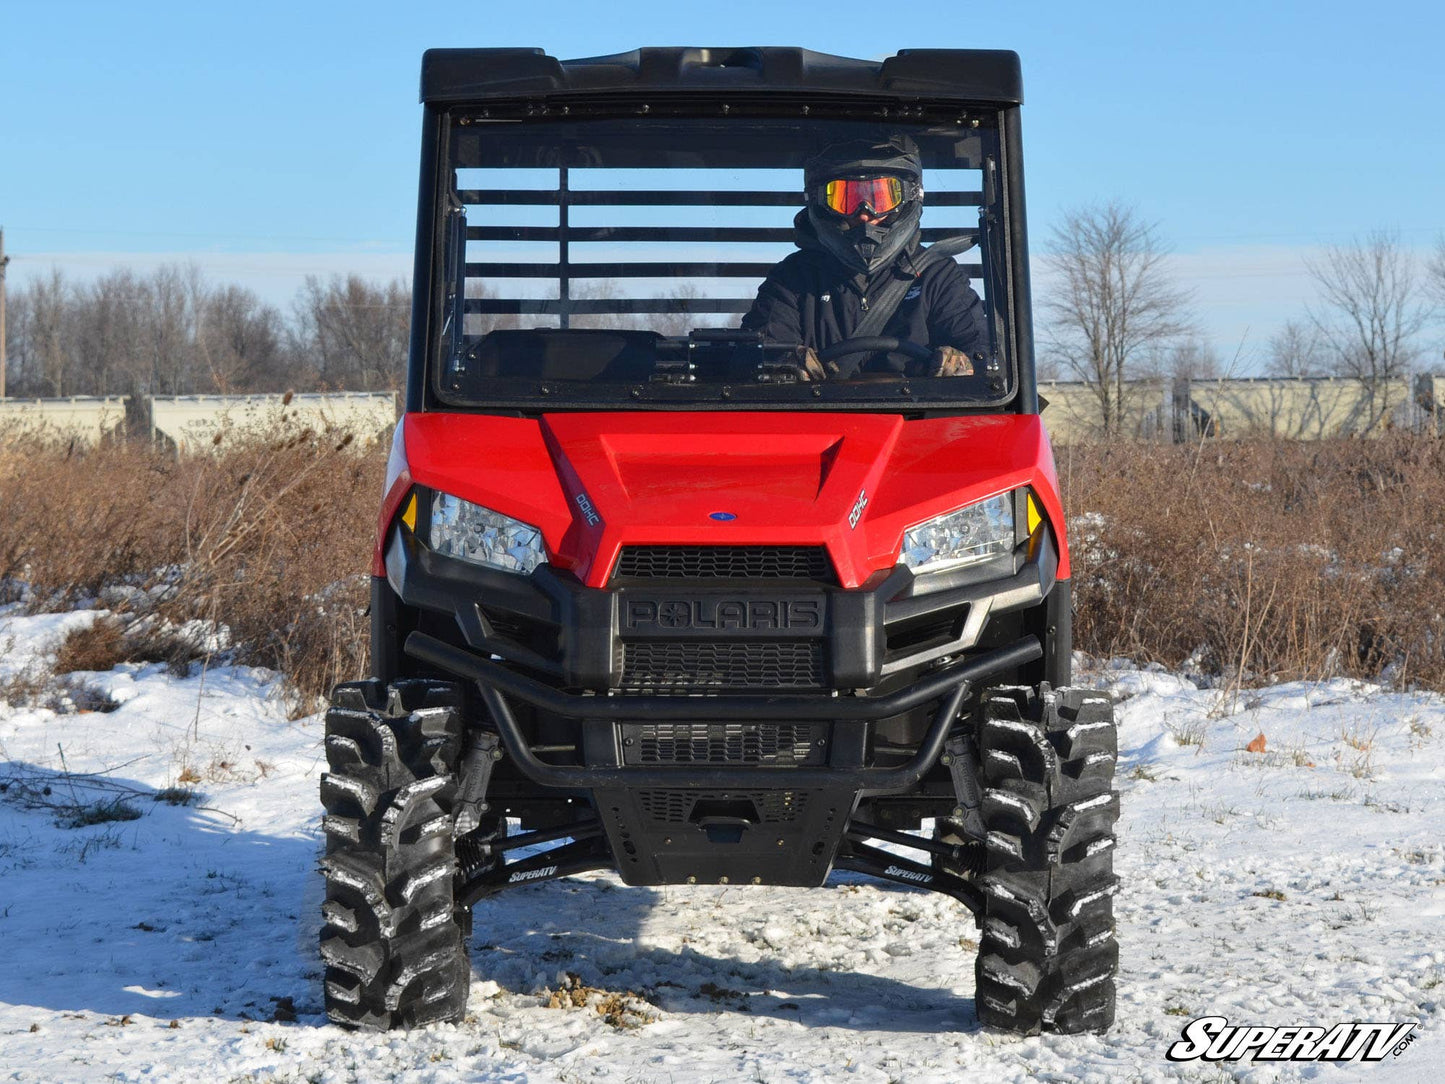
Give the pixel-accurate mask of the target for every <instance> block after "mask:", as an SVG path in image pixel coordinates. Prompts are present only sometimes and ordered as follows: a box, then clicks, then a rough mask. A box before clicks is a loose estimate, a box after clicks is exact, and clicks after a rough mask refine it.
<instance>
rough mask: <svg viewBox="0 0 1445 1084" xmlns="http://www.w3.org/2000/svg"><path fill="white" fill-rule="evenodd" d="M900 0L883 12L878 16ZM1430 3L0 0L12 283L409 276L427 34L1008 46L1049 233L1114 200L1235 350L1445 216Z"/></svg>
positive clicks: (622, 42) (268, 285)
mask: <svg viewBox="0 0 1445 1084" xmlns="http://www.w3.org/2000/svg"><path fill="white" fill-rule="evenodd" d="M884 16H886V17H884ZM1442 40H1445V6H1442V5H1440V4H1439V3H1427V2H1412V3H1388V2H1382V3H1376V4H1373V5H1361V4H1359V3H1358V2H1354V3H1350V4H1344V3H1333V2H1324V3H1305V2H1299V0H1293V2H1281V3H1272V4H1270V3H1237V2H1230V0H1216V2H1214V3H1210V4H1167V3H1158V2H1154V3H1142V2H1120V3H1107V2H1102V0H1101V2H1095V3H1087V4H1084V3H1019V2H1014V3H1007V4H999V3H995V4H969V3H961V2H958V0H953V2H949V3H935V2H933V0H914V2H912V3H910V4H906V5H903V4H878V3H867V4H865V3H854V2H849V0H832V2H830V3H785V2H781V0H772V2H765V3H760V2H756V0H727V2H724V3H715V4H705V5H704V4H687V5H683V4H678V3H662V2H654V0H643V2H624V3H620V4H612V5H608V4H599V3H595V2H588V3H555V2H554V3H549V2H542V0H537V2H532V3H499V2H496V0H490V2H477V0H472V2H470V3H451V4H438V3H427V2H414V3H410V4H405V5H403V4H397V3H394V2H393V3H374V2H370V0H351V2H347V3H338V2H331V0H326V2H318V3H300V2H293V3H275V2H271V0H247V2H246V3H244V4H225V5H213V4H199V3H194V2H192V3H186V4H180V3H158V2H152V3H145V2H143V0H137V2H136V3H131V4H122V3H85V2H78V0H49V2H46V3H42V2H41V0H4V2H3V3H0V103H3V104H0V225H3V226H4V228H5V240H6V249H7V251H8V252H9V253H10V254H11V255H12V256H13V257H14V262H13V263H12V264H11V282H12V283H13V284H16V285H23V284H24V282H25V281H26V280H27V278H28V277H29V276H31V275H34V274H37V273H43V272H45V271H47V270H48V269H49V268H50V267H51V266H58V267H60V268H62V269H63V270H64V271H66V273H67V274H71V275H73V276H76V277H84V276H86V275H89V274H94V273H96V272H97V271H100V270H104V269H105V268H106V267H109V266H112V265H114V264H116V263H130V264H131V265H133V266H136V267H138V268H141V269H145V268H148V267H150V266H153V264H154V263H155V262H157V261H160V260H165V259H194V260H195V261H196V262H197V263H198V264H200V266H201V267H202V268H203V269H204V270H205V271H206V272H207V273H208V275H210V276H212V277H214V278H217V279H230V280H234V281H237V282H240V283H241V284H243V285H246V286H249V287H251V288H252V289H255V290H257V291H258V292H259V293H261V294H263V295H264V296H266V297H267V298H268V299H271V300H275V301H278V302H283V303H284V302H285V301H286V300H287V299H288V298H289V297H290V295H291V294H292V292H293V291H294V290H295V288H296V286H297V285H298V284H299V282H300V279H301V278H302V277H303V276H304V275H305V274H308V273H319V274H329V273H332V272H335V271H343V270H350V269H355V270H359V271H361V272H363V273H366V274H370V275H376V276H391V275H404V274H406V273H407V271H408V270H409V262H408V261H409V257H408V255H407V254H408V252H409V249H410V247H411V243H412V234H413V230H414V220H415V198H416V196H415V193H416V162H417V139H418V132H419V121H420V107H419V106H418V105H417V101H416V89H417V78H418V70H419V65H420V57H421V53H422V50H423V49H425V48H428V47H431V46H439V45H452V46H481V45H492V46H513V45H527V46H532V45H535V46H541V47H543V48H545V49H546V50H547V51H548V52H550V53H552V54H554V55H557V56H561V57H571V56H590V55H597V54H601V53H609V52H618V51H623V50H627V49H631V48H634V47H636V46H638V45H669V44H690V45H751V44H779V45H782V44H787V45H803V46H806V47H808V48H812V49H817V50H820V51H824V52H833V53H839V54H844V55H851V56H881V55H885V54H888V53H892V52H894V51H896V50H898V49H900V48H908V47H910V46H912V47H921V46H956V47H999V48H1011V49H1015V50H1017V51H1018V52H1019V53H1020V54H1021V56H1022V58H1023V64H1024V80H1025V84H1024V85H1025V94H1026V102H1025V110H1024V135H1025V154H1026V161H1027V170H1028V188H1029V198H1030V223H1031V227H1032V229H1033V234H1034V243H1035V247H1036V248H1038V247H1041V246H1042V245H1043V244H1044V243H1045V242H1046V239H1047V235H1048V232H1049V230H1050V228H1051V227H1052V226H1053V225H1054V224H1055V223H1057V222H1058V220H1059V218H1060V215H1061V214H1062V213H1063V212H1064V210H1065V209H1067V208H1069V207H1072V206H1076V205H1079V204H1083V203H1087V202H1090V201H1094V200H1104V199H1111V198H1117V199H1120V200H1123V201H1125V202H1127V203H1130V204H1133V205H1134V206H1136V207H1137V208H1138V210H1139V212H1140V213H1141V214H1142V215H1143V216H1144V217H1145V218H1147V219H1149V220H1151V221H1154V222H1156V223H1157V224H1158V227H1159V231H1160V234H1161V236H1162V237H1163V238H1164V239H1165V240H1166V241H1167V242H1168V243H1169V244H1170V246H1171V247H1172V248H1173V250H1174V251H1175V253H1176V254H1177V255H1176V259H1175V261H1174V268H1175V271H1176V273H1177V274H1178V276H1179V277H1180V280H1181V282H1182V283H1183V284H1184V285H1186V286H1189V287H1191V288H1193V289H1194V290H1195V292H1196V300H1197V303H1198V321H1199V324H1200V326H1201V327H1202V328H1203V330H1204V331H1205V332H1206V333H1207V335H1208V337H1209V338H1210V339H1211V340H1212V341H1213V342H1214V344H1215V346H1216V348H1217V349H1218V350H1219V351H1220V353H1222V354H1223V355H1224V356H1225V358H1226V360H1227V359H1228V358H1229V357H1230V356H1231V355H1233V354H1234V353H1235V352H1236V350H1239V349H1240V348H1241V344H1243V347H1242V350H1241V353H1242V354H1243V355H1244V356H1246V357H1247V356H1249V355H1251V354H1252V353H1254V352H1256V351H1260V350H1262V349H1263V345H1264V342H1265V340H1267V338H1268V336H1269V334H1271V333H1272V332H1273V331H1274V330H1275V329H1276V328H1277V327H1278V325H1279V324H1280V323H1282V322H1283V321H1284V320H1285V319H1287V318H1290V317H1293V316H1298V315H1299V312H1300V308H1301V306H1302V305H1303V303H1304V302H1305V301H1306V300H1308V298H1309V296H1310V293H1311V290H1310V285H1309V282H1308V279H1307V278H1306V277H1305V276H1304V275H1303V274H1302V271H1301V263H1300V260H1301V256H1302V255H1303V254H1306V253H1308V252H1309V251H1310V250H1311V249H1313V248H1317V247H1318V246H1320V245H1324V244H1329V243H1336V242H1343V241H1347V240H1348V239H1350V237H1351V236H1353V235H1357V234H1361V233H1363V232H1365V231H1367V230H1372V229H1379V228H1384V229H1390V230H1395V231H1398V232H1399V235H1400V238H1401V240H1402V241H1404V242H1405V243H1407V244H1409V245H1412V246H1417V247H1419V248H1420V249H1421V250H1422V251H1423V250H1425V249H1427V248H1429V247H1431V246H1433V245H1434V243H1435V242H1436V240H1437V238H1439V237H1440V236H1442V234H1445V196H1442V192H1445V189H1442V186H1441V182H1440V179H1441V177H1442V176H1445V138H1442V136H1441V131H1442V127H1441V121H1440V115H1439V114H1440V111H1441V109H1442V107H1445V74H1442V72H1445V60H1442V56H1441V51H1442V46H1441V42H1442Z"/></svg>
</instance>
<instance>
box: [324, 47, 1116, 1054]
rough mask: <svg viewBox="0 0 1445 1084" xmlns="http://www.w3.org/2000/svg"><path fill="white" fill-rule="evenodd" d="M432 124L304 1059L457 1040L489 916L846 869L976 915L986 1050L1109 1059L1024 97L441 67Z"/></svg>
mask: <svg viewBox="0 0 1445 1084" xmlns="http://www.w3.org/2000/svg"><path fill="white" fill-rule="evenodd" d="M421 96H422V101H423V103H424V105H425V110H424V124H423V129H422V158H421V192H420V210H419V213H418V219H417V223H418V224H417V245H416V270H415V303H414V309H413V315H412V333H411V334H412V338H411V360H410V367H409V371H408V378H407V392H406V414H405V417H404V418H403V419H402V421H401V424H400V425H399V426H398V427H397V431H396V438H395V442H394V444H393V446H392V451H391V458H390V462H389V465H388V470H387V484H386V494H385V499H384V501H383V504H382V509H381V520H380V525H379V532H378V537H377V543H376V553H375V561H374V567H373V569H372V574H373V577H374V578H373V580H372V616H371V620H372V660H373V671H374V674H375V677H374V679H372V680H370V681H363V682H355V683H348V684H345V685H341V686H338V688H337V689H336V691H335V694H334V699H333V705H332V707H331V710H330V711H329V713H328V714H327V718H326V753H327V758H328V762H329V765H330V771H329V773H328V774H326V775H325V776H324V778H323V780H322V783H321V795H322V800H323V802H324V804H325V807H326V819H325V829H326V835H327V858H326V861H325V870H326V889H327V891H326V903H325V911H324V927H323V929H322V933H321V938H322V944H321V951H322V955H323V956H324V957H325V960H326V964H327V968H326V1005H327V1010H328V1012H329V1013H330V1016H331V1018H332V1019H333V1020H334V1021H336V1022H338V1023H341V1024H345V1025H349V1026H362V1027H374V1028H391V1027H409V1026H414V1025H419V1024H423V1023H427V1022H430V1021H437V1020H457V1019H459V1018H460V1017H461V1016H462V1014H463V1012H464V1009H465V1004H466V998H467V989H468V985H469V982H470V977H471V972H470V967H469V964H468V959H467V951H466V942H467V939H468V937H469V935H470V931H471V923H472V912H471V908H472V905H473V904H474V903H475V902H476V901H477V900H478V899H480V898H481V897H483V896H486V895H488V894H490V893H494V892H498V891H501V890H503V889H505V888H508V887H509V886H513V885H518V884H528V883H531V882H534V881H541V880H546V879H549V878H554V877H566V876H568V875H571V874H576V873H579V872H581V871H584V870H594V869H608V870H615V871H616V872H617V874H618V875H619V876H620V877H621V879H622V880H623V881H624V882H626V883H627V884H630V885H664V884H694V883H698V884H709V883H711V884H717V883H726V884H731V885H756V884H763V885H799V886H818V885H823V884H824V883H825V882H827V880H828V877H829V874H830V872H831V871H833V870H848V871H852V872H853V873H855V874H866V875H869V876H872V877H877V878H883V879H886V880H892V881H896V882H900V883H902V884H905V885H912V886H914V887H916V888H920V889H932V890H934V891H938V892H945V893H948V894H949V895H951V896H953V897H955V898H956V899H958V900H959V901H960V902H961V903H962V904H963V905H964V906H965V907H967V908H968V910H969V911H971V912H972V913H973V916H974V918H975V920H976V922H977V923H978V925H979V926H980V928H981V931H982V932H981V941H982V945H981V948H980V951H979V955H978V963H977V995H976V1004H977V1011H978V1016H979V1018H980V1019H981V1020H982V1021H983V1022H984V1023H985V1024H988V1025H993V1026H997V1027H1001V1028H1007V1029H1012V1030H1017V1031H1022V1032H1034V1031H1038V1030H1040V1029H1043V1030H1053V1031H1085V1030H1099V1029H1103V1028H1106V1027H1108V1026H1109V1025H1110V1023H1111V1022H1112V1019H1113V1014H1114V973H1115V969H1116V966H1117V958H1118V950H1117V947H1116V944H1115V941H1114V932H1113V917H1112V903H1111V896H1112V894H1113V892H1114V887H1115V878H1114V876H1113V872H1112V854H1111V848H1112V846H1113V842H1114V837H1113V834H1112V833H1113V825H1114V820H1115V817H1116V816H1117V813H1118V798H1117V795H1116V794H1115V793H1114V792H1113V791H1112V789H1111V786H1112V779H1113V768H1114V759H1115V751H1116V739H1115V730H1114V723H1113V715H1112V709H1111V707H1110V704H1109V703H1108V701H1107V699H1106V698H1104V697H1102V696H1100V695H1096V694H1089V693H1085V692H1081V691H1078V690H1074V689H1070V688H1068V687H1067V686H1068V685H1069V666H1070V601H1069V557H1068V550H1067V548H1066V546H1065V541H1064V522H1063V514H1062V509H1061V507H1060V503H1059V491H1058V483H1057V480H1056V478H1055V473H1054V465H1053V459H1052V454H1051V452H1050V449H1049V441H1048V436H1047V434H1046V433H1045V431H1044V426H1043V424H1042V422H1041V421H1040V419H1039V399H1038V393H1037V389H1036V384H1035V375H1034V358H1033V338H1032V331H1031V322H1030V319H1031V318H1030V300H1029V269H1028V249H1027V245H1026V239H1025V226H1024V185H1023V167H1022V160H1021V156H1020V142H1019V103H1020V101H1021V100H1022V91H1021V81H1020V75H1019V62H1018V57H1017V56H1016V55H1015V54H1013V53H1010V52H992V51H971V50H943V49H922V50H910V51H906V52H901V53H899V54H898V55H897V56H892V57H889V58H888V59H886V60H884V61H882V62H878V61H865V60H851V59H846V58H843V57H836V56H828V55H824V54H819V53H812V52H808V51H806V50H802V49H792V48H759V49H695V48H666V49H640V50H637V51H635V52H632V53H625V54H620V55H616V56H604V57H594V58H589V59H584V60H569V61H559V60H557V59H556V58H554V57H551V56H548V55H546V54H544V53H543V52H541V51H540V50H525V49H499V50H490V49H476V50H459V49H443V50H433V51H431V52H428V53H427V54H426V56H425V59H424V61H423V67H422V95H421ZM830 261H831V262H830ZM780 329H781V331H780ZM930 829H931V831H930ZM732 898H734V899H737V900H740V901H741V900H744V899H745V898H746V893H744V895H743V896H737V897H732Z"/></svg>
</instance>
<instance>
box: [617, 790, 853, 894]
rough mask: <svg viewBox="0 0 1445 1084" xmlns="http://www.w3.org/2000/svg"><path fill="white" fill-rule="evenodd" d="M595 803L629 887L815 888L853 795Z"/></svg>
mask: <svg viewBox="0 0 1445 1084" xmlns="http://www.w3.org/2000/svg"><path fill="white" fill-rule="evenodd" d="M593 797H594V801H595V803H596V808H597V812H598V814H599V815H600V817H601V819H602V824H603V827H604V829H605V830H606V832H607V838H608V841H609V842H610V844H611V846H612V853H613V855H614V856H615V857H616V860H617V868H618V871H619V872H620V873H621V874H622V879H623V881H625V882H626V883H627V884H630V885H664V884H694V883H696V884H770V885H799V886H804V887H816V886H818V885H821V884H822V883H823V882H824V881H825V880H826V879H827V877H828V872H829V870H831V869H832V866H833V859H834V856H835V855H836V853H837V851H838V845H839V842H840V841H841V839H842V837H843V831H844V829H845V828H846V827H847V825H848V818H849V817H850V816H851V815H852V812H853V807H854V805H855V803H856V802H857V797H858V796H857V792H856V791H854V790H851V789H844V790H840V789H836V788H827V789H818V790H796V789H795V790H776V789H714V790H702V789H683V788H679V789H675V790H673V789H661V788H638V789H630V788H629V789H625V790H623V789H608V790H597V791H594V792H593Z"/></svg>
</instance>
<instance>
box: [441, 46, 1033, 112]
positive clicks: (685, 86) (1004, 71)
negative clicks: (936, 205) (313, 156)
mask: <svg viewBox="0 0 1445 1084" xmlns="http://www.w3.org/2000/svg"><path fill="white" fill-rule="evenodd" d="M653 90H656V91H666V92H669V93H675V92H685V93H686V92H697V93H709V94H717V93H719V92H721V93H725V94H728V95H733V94H776V93H779V92H788V91H793V92H805V93H806V92H808V91H819V92H824V93H829V94H839V93H841V94H858V95H867V96H869V97H874V98H877V97H890V98H891V97H898V98H930V99H945V100H957V101H967V102H997V103H1001V104H1016V103H1019V102H1022V101H1023V79H1022V77H1021V75H1020V71H1019V58H1018V54H1017V53H1014V52H1012V51H1010V50H1006V49H904V50H901V51H900V52H899V53H898V54H897V55H896V56H890V57H888V58H886V59H884V60H881V61H879V60H855V59H853V58H851V57H843V56H832V55H830V54H828V53H815V52H812V51H810V50H808V49H796V48H791V47H748V48H732V49H715V48H713V49H708V48H681V47H669V48H650V49H634V50H632V52H630V53H616V54H613V55H612V56H594V57H584V58H582V59H580V60H558V59H557V58H556V57H553V56H548V55H547V54H546V53H544V52H543V51H542V50H541V49H428V50H427V51H426V53H425V54H424V55H423V56H422V62H421V99H422V101H424V102H435V103H438V104H443V103H461V102H481V101H487V100H490V99H494V98H517V97H533V96H537V95H551V94H585V93H588V92H606V93H616V92H619V91H621V92H629V91H641V92H644V93H645V92H647V91H653Z"/></svg>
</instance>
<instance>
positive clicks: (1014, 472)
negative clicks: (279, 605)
mask: <svg viewBox="0 0 1445 1084" xmlns="http://www.w3.org/2000/svg"><path fill="white" fill-rule="evenodd" d="M405 434H406V453H407V460H408V462H409V463H410V467H411V476H412V478H413V480H414V481H416V482H417V483H418V484H420V485H424V486H429V487H431V488H433V489H440V490H444V491H445V492H448V493H452V494H455V495H456V496H458V497H462V498H464V499H465V500H469V501H473V502H474V503H477V504H483V505H486V506H487V507H489V508H493V509H496V510H497V511H499V512H502V513H505V514H506V515H509V516H514V517H516V518H517V519H520V520H523V521H525V522H528V523H532V524H535V525H536V526H537V527H539V528H540V529H541V531H542V534H543V537H544V538H545V539H546V543H547V550H548V553H549V555H550V558H551V560H552V561H553V563H555V564H557V565H560V566H562V567H565V568H570V569H572V570H573V572H574V573H575V574H576V575H577V577H578V578H579V579H581V580H582V581H583V582H585V583H587V584H589V585H590V586H594V587H601V586H603V585H604V584H605V583H606V580H607V576H608V574H609V572H610V571H611V568H612V565H613V563H614V562H615V560H616V558H617V551H618V549H619V548H620V547H621V546H623V545H646V544H659V543H670V544H677V545H689V544H691V545H753V544H763V545H766V544H793V545H809V544H812V545H817V544H821V545H825V546H827V547H828V551H829V554H830V555H831V557H832V560H833V564H834V566H835V567H836V569H837V571H838V577H839V581H840V582H841V583H842V584H843V586H845V587H856V586H858V585H859V584H861V583H862V582H863V581H864V580H865V579H867V578H868V576H869V575H870V574H871V573H872V572H874V571H876V570H879V569H885V568H891V567H892V566H893V565H894V564H895V563H896V562H897V559H898V551H899V548H900V546H901V544H902V538H903V532H904V530H905V529H906V528H908V527H909V526H911V525H913V524H915V523H919V522H921V521H923V520H926V519H929V518H930V517H932V516H936V515H939V514H940V513H943V512H947V511H949V510H950V509H953V508H958V507H960V506H962V505H964V504H968V503H971V502H973V501H976V500H982V499H983V498H985V497H989V496H992V495H994V494H996V493H1000V492H1003V491H1005V490H1008V489H1012V488H1014V487H1016V486H1021V485H1032V486H1034V488H1035V490H1036V491H1037V492H1038V494H1039V496H1040V498H1041V499H1042V500H1043V503H1044V506H1045V510H1046V511H1047V513H1048V516H1049V520H1050V522H1051V523H1052V524H1055V525H1059V524H1062V522H1063V516H1062V509H1061V508H1060V507H1059V502H1058V485H1057V482H1056V480H1055V477H1054V467H1053V458H1052V455H1051V454H1050V452H1049V446H1048V440H1047V438H1046V437H1045V435H1044V430H1043V426H1042V424H1041V423H1040V421H1039V419H1038V417H1037V416H1026V415H1012V414H1009V415H989V416H983V417H969V418H944V419H937V420H928V421H909V422H905V421H904V420H903V419H902V418H901V417H898V416H895V415H878V414H781V413H779V414H772V413H757V414H742V413H739V414H733V413H720V412H719V413H667V414H660V413H643V412H629V413H616V414H549V415H544V416H543V417H542V418H541V419H518V418H498V417H490V416H485V415H472V414H409V415H407V417H406V422H405ZM860 505H861V508H860ZM855 510H857V514H856V515H855ZM728 517H731V518H728ZM850 520H851V522H850ZM1060 542H1061V543H1062V539H1060ZM1060 549H1061V551H1062V550H1063V547H1062V545H1061V546H1060ZM1068 572H1069V570H1068V558H1067V555H1066V553H1065V555H1064V556H1063V559H1062V564H1061V567H1060V569H1059V575H1060V577H1061V578H1062V577H1066V576H1067V575H1068Z"/></svg>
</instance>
